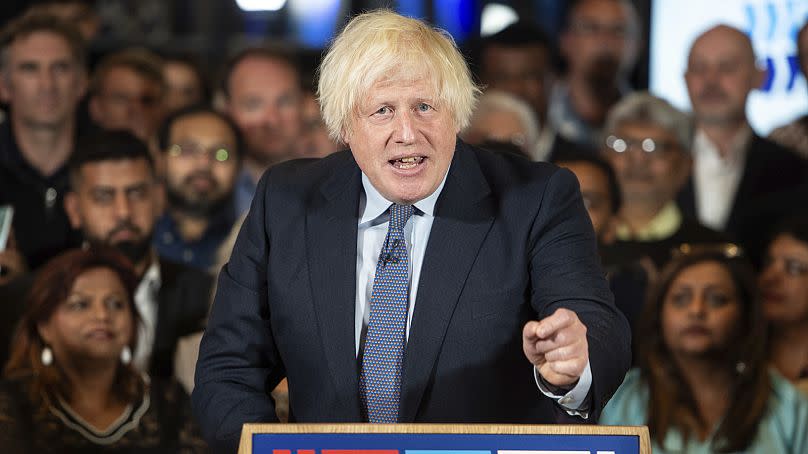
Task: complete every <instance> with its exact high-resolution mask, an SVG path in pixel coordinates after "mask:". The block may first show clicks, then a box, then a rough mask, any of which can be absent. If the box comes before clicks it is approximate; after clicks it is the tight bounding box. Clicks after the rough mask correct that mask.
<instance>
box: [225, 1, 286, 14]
mask: <svg viewBox="0 0 808 454" xmlns="http://www.w3.org/2000/svg"><path fill="white" fill-rule="evenodd" d="M236 4H237V5H238V7H239V8H241V10H242V11H277V10H279V9H281V8H283V7H284V5H286V0H236Z"/></svg>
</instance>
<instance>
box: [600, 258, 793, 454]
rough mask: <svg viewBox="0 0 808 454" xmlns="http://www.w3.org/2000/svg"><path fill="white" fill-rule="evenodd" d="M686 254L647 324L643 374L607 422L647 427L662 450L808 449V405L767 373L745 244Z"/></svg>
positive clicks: (621, 394) (654, 300)
mask: <svg viewBox="0 0 808 454" xmlns="http://www.w3.org/2000/svg"><path fill="white" fill-rule="evenodd" d="M699 249H700V250H695V249H690V250H688V249H683V252H686V253H685V254H683V255H681V256H680V257H678V258H676V259H674V260H673V261H672V262H671V263H670V264H669V265H668V266H667V267H666V268H665V269H664V270H663V272H662V274H661V275H660V278H659V280H658V281H657V285H656V287H655V288H654V289H653V290H652V292H651V294H650V295H649V300H648V304H647V305H646V308H645V312H644V313H643V317H642V319H641V322H640V328H639V338H638V339H637V342H638V345H639V368H638V369H634V370H631V371H629V373H628V374H627V375H626V379H625V381H624V382H623V385H622V386H621V387H620V388H619V389H618V391H617V393H615V395H614V397H613V398H612V400H611V401H610V402H609V404H608V405H607V406H606V408H605V409H604V411H603V414H602V416H601V421H600V422H601V423H602V424H612V425H648V427H649V430H650V431H651V438H652V441H653V445H654V446H653V451H654V452H655V453H658V452H662V453H664V452H687V453H707V452H737V451H743V452H761V453H775V452H776V453H795V454H796V453H805V452H808V401H806V400H805V398H804V397H803V396H802V395H801V394H800V393H799V392H797V390H796V389H794V387H792V386H791V385H790V384H789V383H788V381H787V380H785V379H783V378H782V377H780V376H779V375H777V374H776V373H771V372H770V371H769V369H768V367H767V358H766V341H765V340H766V336H765V335H766V328H765V322H764V320H763V317H762V308H761V305H760V304H759V301H758V298H757V291H756V287H755V276H754V274H753V271H752V268H751V266H750V265H749V264H748V263H747V262H746V260H744V259H742V258H740V257H739V256H738V254H739V250H738V248H737V247H735V246H732V245H729V246H727V247H721V248H703V247H700V248H699Z"/></svg>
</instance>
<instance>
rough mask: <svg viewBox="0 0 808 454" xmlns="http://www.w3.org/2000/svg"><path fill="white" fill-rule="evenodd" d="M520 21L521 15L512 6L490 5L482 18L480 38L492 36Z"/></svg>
mask: <svg viewBox="0 0 808 454" xmlns="http://www.w3.org/2000/svg"><path fill="white" fill-rule="evenodd" d="M518 20H519V15H518V14H516V11H515V10H514V9H513V8H511V7H510V6H505V5H500V4H498V3H489V4H488V5H485V8H483V13H482V15H481V16H480V36H490V35H493V34H495V33H497V32H499V31H500V30H502V29H504V28H505V27H507V26H508V25H511V24H512V23H514V22H516V21H518Z"/></svg>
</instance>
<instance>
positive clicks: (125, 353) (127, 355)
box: [121, 345, 132, 364]
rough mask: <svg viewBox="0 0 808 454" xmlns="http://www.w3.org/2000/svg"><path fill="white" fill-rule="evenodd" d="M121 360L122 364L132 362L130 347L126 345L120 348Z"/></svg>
mask: <svg viewBox="0 0 808 454" xmlns="http://www.w3.org/2000/svg"><path fill="white" fill-rule="evenodd" d="M121 362H122V363H124V364H129V363H131V362H132V349H130V348H129V346H128V345H127V346H125V347H124V348H123V350H121Z"/></svg>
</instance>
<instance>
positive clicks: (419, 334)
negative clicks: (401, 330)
mask: <svg viewBox="0 0 808 454" xmlns="http://www.w3.org/2000/svg"><path fill="white" fill-rule="evenodd" d="M494 213H495V208H494V205H493V201H492V199H491V197H490V189H489V187H488V183H487V182H486V180H485V177H484V175H483V174H482V171H481V170H480V166H479V163H478V162H477V159H476V157H475V156H474V154H473V153H472V152H471V151H469V150H467V149H466V147H465V145H464V144H463V143H462V142H459V141H458V145H457V150H456V152H455V156H454V159H453V162H452V167H451V169H450V171H449V175H448V177H447V179H446V184H445V185H444V188H443V192H442V193H441V195H440V198H439V199H438V202H437V204H436V206H435V220H434V222H433V224H432V230H431V232H430V235H429V241H428V243H427V249H426V254H425V255H424V263H423V265H422V267H421V277H420V284H419V286H418V294H417V297H416V303H415V311H414V313H413V320H412V324H411V327H410V336H409V341H408V343H407V350H406V353H405V355H404V366H403V376H402V385H401V386H402V390H401V409H400V412H399V421H400V422H412V421H414V419H415V416H416V414H417V411H418V406H419V404H420V402H421V399H422V396H423V393H424V390H425V388H426V387H427V385H428V383H429V380H430V378H431V375H432V370H433V368H434V365H435V361H436V360H437V357H438V354H439V352H440V349H441V345H442V344H443V338H444V336H445V334H446V330H447V328H448V326H449V322H450V320H451V318H452V313H453V311H454V308H455V306H456V305H457V301H458V298H459V297H460V292H461V291H462V289H463V286H464V285H465V282H466V278H467V276H468V273H469V271H470V269H471V266H472V264H473V263H474V260H475V258H476V257H477V253H478V251H479V249H480V246H481V245H482V243H483V240H484V239H485V237H486V235H487V233H488V231H489V229H490V227H491V223H492V222H493V220H494Z"/></svg>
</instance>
